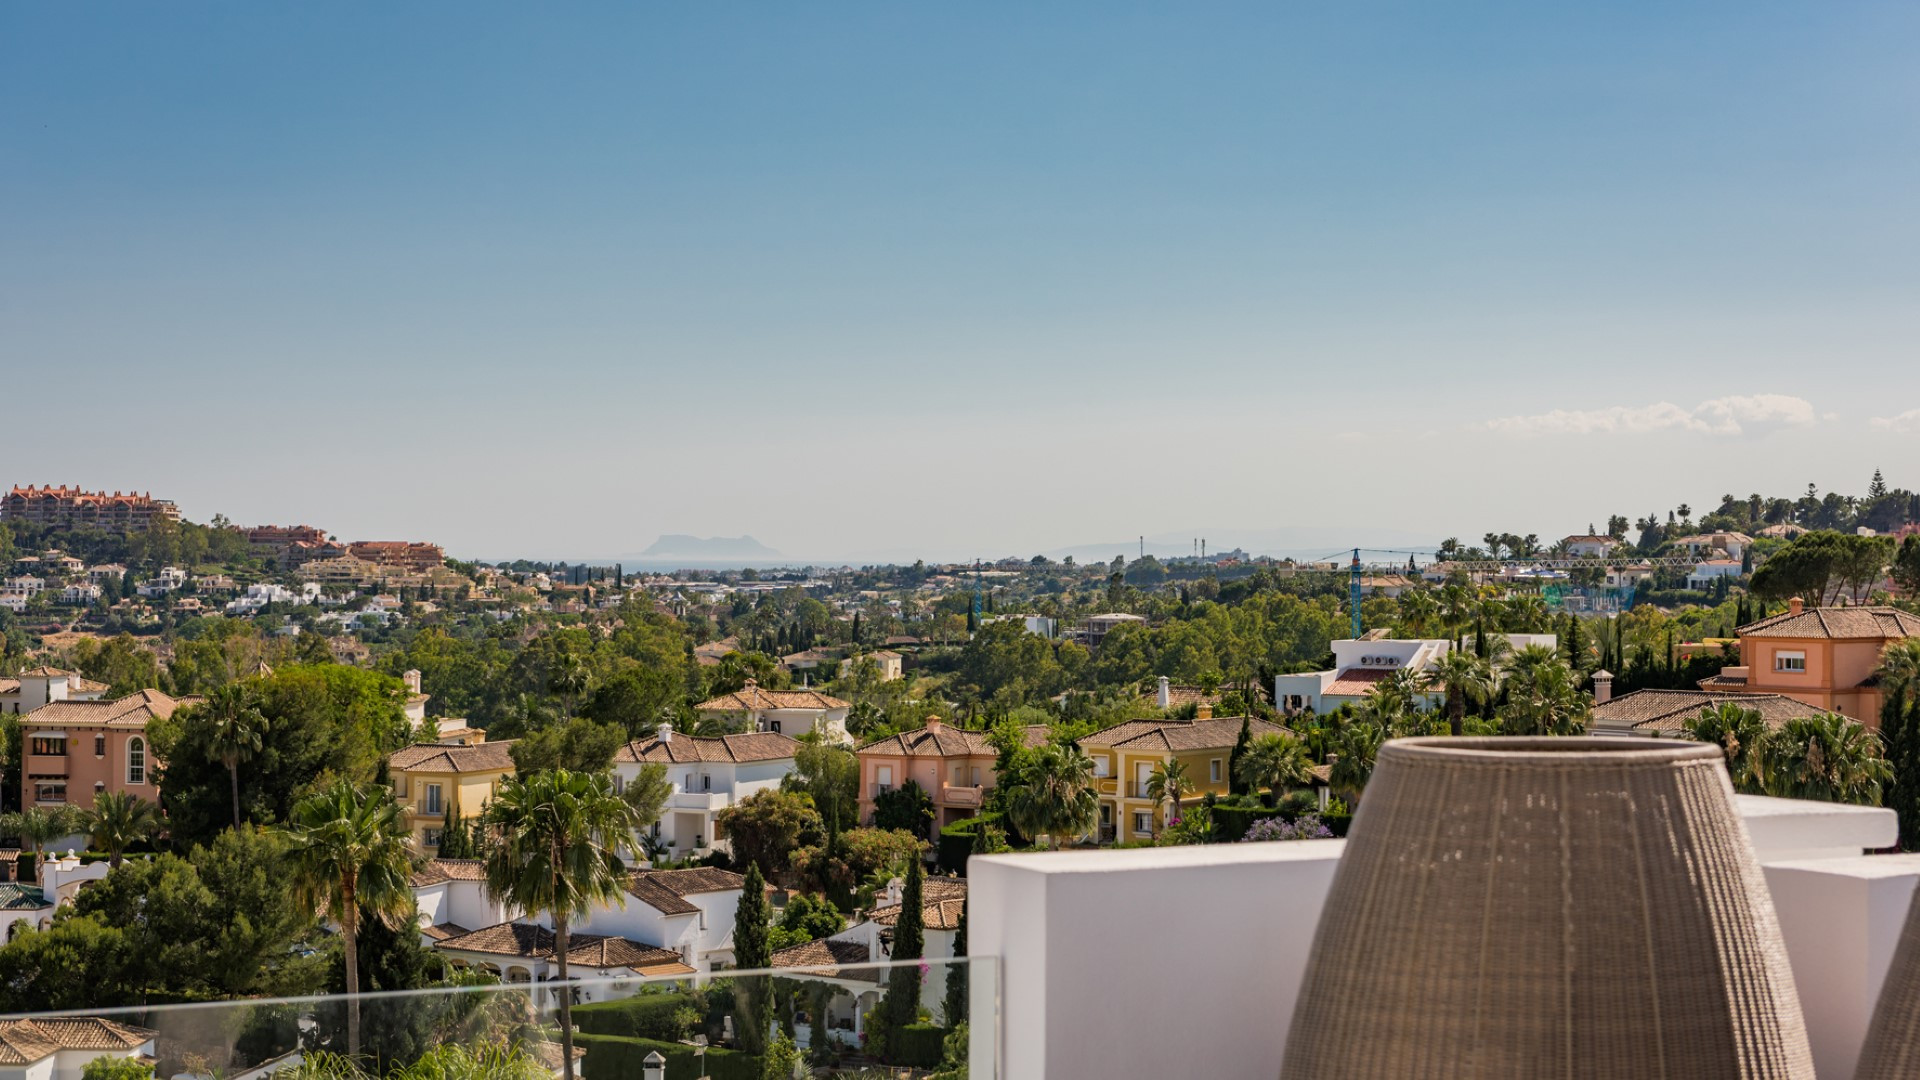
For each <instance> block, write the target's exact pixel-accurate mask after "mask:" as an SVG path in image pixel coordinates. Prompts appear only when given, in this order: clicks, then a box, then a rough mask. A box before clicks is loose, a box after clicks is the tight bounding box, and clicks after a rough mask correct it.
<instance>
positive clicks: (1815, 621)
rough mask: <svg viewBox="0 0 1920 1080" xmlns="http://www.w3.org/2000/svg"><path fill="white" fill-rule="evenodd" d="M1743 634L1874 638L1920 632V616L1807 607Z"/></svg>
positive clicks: (1746, 628) (1745, 629) (1754, 624)
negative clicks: (1798, 612) (1797, 612)
mask: <svg viewBox="0 0 1920 1080" xmlns="http://www.w3.org/2000/svg"><path fill="white" fill-rule="evenodd" d="M1734 633H1737V634H1739V635H1740V636H1741V637H1743V638H1744V637H1766V638H1840V639H1849V640H1871V639H1887V638H1904V637H1914V636H1916V635H1920V615H1912V614H1909V613H1907V612H1904V611H1901V610H1900V609H1899V608H1890V607H1837V608H1818V607H1817V608H1806V609H1804V610H1802V611H1801V612H1800V614H1798V615H1795V614H1794V613H1793V612H1791V611H1789V612H1787V613H1785V614H1782V615H1774V616H1770V617H1768V618H1765V619H1761V620H1760V621H1759V622H1751V623H1748V624H1747V625H1745V626H1742V627H1740V628H1739V629H1737V630H1735V631H1734Z"/></svg>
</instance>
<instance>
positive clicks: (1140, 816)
mask: <svg viewBox="0 0 1920 1080" xmlns="http://www.w3.org/2000/svg"><path fill="white" fill-rule="evenodd" d="M1143 820H1144V821H1145V823H1146V824H1145V825H1144V826H1143V825H1142V824H1141V822H1142V821H1143ZM1133 835H1135V836H1151V835H1153V811H1151V810H1135V811H1134V812H1133Z"/></svg>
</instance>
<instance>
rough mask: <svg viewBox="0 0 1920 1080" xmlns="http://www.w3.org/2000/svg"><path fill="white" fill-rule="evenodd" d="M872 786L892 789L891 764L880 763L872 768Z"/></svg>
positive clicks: (886, 789) (884, 789) (883, 789)
mask: <svg viewBox="0 0 1920 1080" xmlns="http://www.w3.org/2000/svg"><path fill="white" fill-rule="evenodd" d="M873 786H874V787H876V788H878V789H880V790H881V791H892V790H893V766H891V765H882V766H880V767H879V768H876V769H875V770H873Z"/></svg>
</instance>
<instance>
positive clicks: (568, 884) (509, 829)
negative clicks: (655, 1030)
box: [485, 769, 640, 1080]
mask: <svg viewBox="0 0 1920 1080" xmlns="http://www.w3.org/2000/svg"><path fill="white" fill-rule="evenodd" d="M485 820H486V823H487V825H488V826H489V827H490V828H491V829H493V830H494V832H495V833H496V834H497V835H498V836H499V837H500V842H499V843H498V844H496V845H495V846H494V849H493V851H492V853H491V854H489V855H488V856H487V888H488V890H489V891H491V892H492V893H493V895H494V896H496V897H498V898H499V899H500V900H501V901H503V902H505V903H507V904H511V905H514V906H516V907H519V908H521V909H522V910H524V911H526V912H528V913H529V914H533V913H536V912H542V911H544V912H546V913H547V914H548V915H550V916H552V918H553V955H554V960H555V962H556V963H557V965H558V966H559V977H560V983H561V986H562V989H561V990H560V992H559V993H558V994H557V995H556V996H557V997H558V998H559V1000H560V1045H561V1050H562V1052H561V1055H560V1061H561V1070H562V1072H561V1075H562V1077H563V1078H564V1080H572V1077H573V993H572V989H571V988H570V987H568V986H567V985H566V984H567V981H568V978H569V976H568V974H567V953H568V951H569V948H570V946H569V943H568V927H569V926H570V925H571V923H572V921H573V920H574V919H575V918H576V917H585V916H586V915H587V914H588V913H590V912H591V911H592V910H593V909H594V906H595V905H597V904H603V903H617V904H623V905H624V900H623V899H622V896H623V894H622V892H621V886H622V885H623V884H624V882H625V881H626V874H627V868H626V865H625V864H624V863H622V862H621V861H620V855H619V849H620V845H621V844H622V843H625V842H627V841H628V840H629V839H630V838H631V837H632V836H633V833H634V831H635V830H636V829H637V828H638V827H639V826H638V822H639V820H640V817H639V815H638V814H637V813H635V812H634V808H633V807H632V806H631V805H629V804H628V803H627V801H626V800H625V799H623V798H621V797H620V796H619V795H618V794H616V793H615V792H614V790H613V780H612V778H611V777H609V776H608V775H607V774H605V773H580V772H572V771H570V770H567V769H547V770H543V771H541V772H536V773H533V774H532V775H529V776H525V777H516V778H514V779H512V780H508V781H507V782H506V783H504V784H502V785H501V786H500V791H499V793H498V794H496V795H495V796H494V798H493V802H492V803H490V804H488V806H487V812H486V816H485Z"/></svg>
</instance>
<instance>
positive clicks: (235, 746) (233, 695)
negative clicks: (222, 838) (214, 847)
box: [203, 683, 267, 829]
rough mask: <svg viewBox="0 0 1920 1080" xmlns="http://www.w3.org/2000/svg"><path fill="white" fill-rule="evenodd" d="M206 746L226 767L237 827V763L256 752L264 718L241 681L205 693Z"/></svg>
mask: <svg viewBox="0 0 1920 1080" xmlns="http://www.w3.org/2000/svg"><path fill="white" fill-rule="evenodd" d="M203 708H205V710H206V712H205V719H206V722H207V727H208V734H209V737H208V747H207V748H208V749H209V750H211V751H212V752H213V755H214V756H215V757H217V758H219V759H220V764H222V765H225V766H226V767H227V779H228V781H229V782H230V783H231V785H232V788H233V827H234V828H236V829H238V828H239V827H240V764H241V762H244V761H248V760H251V759H252V757H253V755H255V754H257V753H259V752H260V746H261V742H262V740H263V738H264V737H265V735H266V732H267V718H266V717H265V716H264V715H262V714H261V712H260V710H259V708H258V707H257V706H255V705H254V701H253V694H252V693H251V692H250V691H249V690H248V689H247V687H246V686H245V685H244V684H242V683H228V684H227V685H225V686H222V687H219V688H218V689H216V690H214V691H213V693H211V694H209V695H207V703H206V705H205V706H203Z"/></svg>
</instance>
